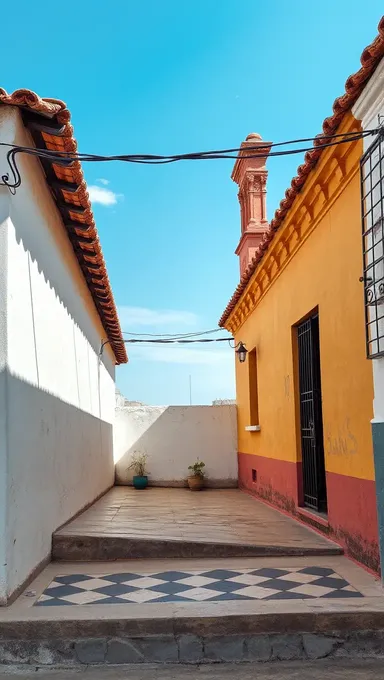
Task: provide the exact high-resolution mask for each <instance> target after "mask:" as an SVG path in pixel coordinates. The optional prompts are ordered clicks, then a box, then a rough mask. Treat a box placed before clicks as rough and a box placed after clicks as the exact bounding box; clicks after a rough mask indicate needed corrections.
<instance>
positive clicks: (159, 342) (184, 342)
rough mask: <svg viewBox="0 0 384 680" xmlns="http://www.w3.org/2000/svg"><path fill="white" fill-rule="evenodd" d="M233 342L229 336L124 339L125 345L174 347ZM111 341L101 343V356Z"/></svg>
mask: <svg viewBox="0 0 384 680" xmlns="http://www.w3.org/2000/svg"><path fill="white" fill-rule="evenodd" d="M231 341H233V338H232V337H231V336H227V337H225V338H182V337H180V338H124V340H123V343H124V344H138V343H145V344H157V345H174V344H180V345H187V344H188V345H189V344H193V343H202V342H228V343H230V342H231ZM109 342H110V341H109V340H104V341H103V342H102V343H101V347H100V353H99V356H100V357H101V355H102V354H103V350H104V347H105V345H108V344H109Z"/></svg>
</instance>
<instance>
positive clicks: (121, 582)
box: [35, 567, 362, 606]
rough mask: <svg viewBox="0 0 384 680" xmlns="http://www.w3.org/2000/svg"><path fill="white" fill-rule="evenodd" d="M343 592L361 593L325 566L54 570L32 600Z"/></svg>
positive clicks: (190, 599)
mask: <svg viewBox="0 0 384 680" xmlns="http://www.w3.org/2000/svg"><path fill="white" fill-rule="evenodd" d="M345 597H362V594H361V593H359V592H358V591H357V590H356V589H355V588H353V587H352V586H351V585H350V583H348V582H347V581H346V580H345V579H344V578H342V577H341V576H339V574H336V573H335V572H334V571H333V569H327V568H325V567H304V568H287V569H275V568H263V569H236V570H234V569H211V570H208V571H189V570H185V571H163V572H157V573H153V574H138V573H121V574H105V575H102V576H91V575H87V574H69V575H66V576H56V577H55V580H54V581H52V583H51V584H50V585H49V587H48V588H47V589H46V590H45V591H44V592H43V594H42V595H41V596H40V598H39V599H38V600H37V602H35V605H38V606H52V605H56V606H57V605H60V606H61V605H75V604H80V605H85V604H118V603H120V604H122V603H125V604H127V603H142V602H203V601H204V602H205V601H209V602H220V601H223V600H288V599H308V598H345Z"/></svg>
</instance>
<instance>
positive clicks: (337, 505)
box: [238, 453, 380, 572]
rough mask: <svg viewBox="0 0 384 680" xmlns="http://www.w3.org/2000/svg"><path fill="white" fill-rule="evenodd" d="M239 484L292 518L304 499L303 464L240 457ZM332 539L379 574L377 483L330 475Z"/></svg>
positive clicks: (330, 529) (248, 455)
mask: <svg viewBox="0 0 384 680" xmlns="http://www.w3.org/2000/svg"><path fill="white" fill-rule="evenodd" d="M238 464H239V485H240V487H242V488H244V489H247V490H248V491H251V493H254V494H255V495H256V496H258V497H259V498H261V499H264V500H266V501H268V502H269V503H272V504H273V505H275V506H276V507H277V508H281V509H282V510H285V511H286V512H289V513H290V514H291V515H293V516H295V515H297V509H298V506H299V505H300V504H301V499H302V469H301V463H289V462H287V461H283V460H276V459H273V458H265V457H263V456H254V455H251V454H246V453H239V454H238ZM327 497H328V522H329V527H328V528H327V529H326V531H327V534H328V536H329V537H330V538H333V539H335V540H337V541H338V542H339V543H340V544H341V545H342V546H343V547H344V548H345V550H346V553H347V554H349V555H350V556H351V557H353V558H354V559H356V560H357V561H359V562H361V563H362V564H364V565H366V566H367V567H369V568H370V569H372V570H373V571H375V572H379V569H380V558H379V545H378V535H379V534H378V522H377V509H376V490H375V482H374V481H371V480H366V479H357V478H356V477H347V476H346V475H339V474H336V473H333V472H327Z"/></svg>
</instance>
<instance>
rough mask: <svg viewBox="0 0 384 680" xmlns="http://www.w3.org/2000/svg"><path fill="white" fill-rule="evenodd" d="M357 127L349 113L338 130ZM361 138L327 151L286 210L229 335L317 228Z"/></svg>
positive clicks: (351, 167) (346, 178) (351, 170)
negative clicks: (282, 221) (303, 187)
mask: <svg viewBox="0 0 384 680" xmlns="http://www.w3.org/2000/svg"><path fill="white" fill-rule="evenodd" d="M357 130H359V126H358V123H357V122H356V121H355V120H354V119H353V118H352V116H349V117H348V118H347V119H346V124H345V125H343V126H342V128H341V132H355V131H357ZM360 146H362V142H361V141H357V142H354V143H351V144H348V145H340V146H335V147H332V148H330V149H328V150H327V153H325V154H324V156H323V158H322V160H321V162H320V163H319V164H318V166H316V168H315V169H314V171H313V176H312V178H309V181H308V182H307V186H306V188H305V189H304V190H303V192H302V193H301V194H299V195H298V196H297V198H296V201H295V202H294V204H293V205H292V208H290V210H289V211H288V212H287V215H286V217H285V219H284V223H283V225H282V227H281V229H279V231H278V232H277V233H276V234H275V235H274V238H273V243H271V244H270V245H269V248H268V250H267V252H266V253H265V256H264V258H263V259H262V260H261V262H260V264H259V266H258V268H257V269H256V271H255V272H254V275H253V276H252V278H251V280H250V282H249V284H248V286H247V288H246V289H245V291H244V293H243V295H242V296H241V298H240V300H239V302H238V303H237V305H236V307H235V308H234V310H233V312H232V313H231V314H230V316H229V318H228V320H227V322H226V324H225V327H226V328H227V330H228V331H230V332H231V333H232V334H235V333H237V331H238V330H239V328H240V327H241V326H242V325H243V323H244V322H245V321H246V320H247V318H248V317H249V316H250V315H251V313H252V312H253V310H254V309H255V307H256V306H257V305H258V304H259V302H260V300H261V299H262V298H263V297H264V296H265V294H266V293H267V291H268V290H269V288H270V287H271V285H273V283H274V281H275V280H276V279H277V277H278V276H280V274H281V272H282V271H283V270H284V269H285V267H286V266H287V264H288V263H289V262H290V261H291V259H292V258H293V257H294V256H295V254H296V253H297V251H298V250H299V249H300V248H301V246H302V245H303V243H304V242H305V241H306V240H307V238H308V236H309V235H310V234H311V233H312V232H313V231H314V229H316V227H317V225H318V224H319V222H320V221H321V220H322V219H323V218H324V215H325V214H326V213H327V212H328V211H329V209H330V208H331V206H332V205H333V203H334V202H335V201H336V200H337V198H338V196H339V195H340V194H341V193H342V192H343V191H344V189H345V187H346V186H347V184H348V183H349V182H350V181H351V179H352V178H353V177H354V175H355V174H356V172H358V168H359V164H358V159H359V158H360V154H361V149H359V147H360Z"/></svg>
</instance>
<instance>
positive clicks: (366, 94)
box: [352, 59, 384, 578]
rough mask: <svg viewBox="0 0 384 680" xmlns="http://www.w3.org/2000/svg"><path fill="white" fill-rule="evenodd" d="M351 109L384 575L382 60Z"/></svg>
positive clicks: (383, 137) (383, 142)
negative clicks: (358, 143)
mask: <svg viewBox="0 0 384 680" xmlns="http://www.w3.org/2000/svg"><path fill="white" fill-rule="evenodd" d="M352 113H353V115H354V116H355V118H357V120H360V121H361V126H362V129H363V131H364V132H366V131H368V130H375V129H377V130H378V133H377V134H376V135H375V136H373V137H372V136H371V135H369V136H367V137H365V138H364V154H365V155H364V157H363V159H362V168H361V180H362V191H363V196H364V197H363V210H362V213H363V215H365V216H364V220H363V231H364V241H363V243H364V248H365V254H364V283H365V289H366V305H367V318H366V322H367V355H368V357H369V358H371V359H372V368H373V387H374V402H373V420H372V437H373V454H374V461H375V478H376V496H377V515H378V524H379V543H380V561H381V572H382V578H383V575H384V567H383V565H384V294H383V293H384V59H382V60H381V62H380V64H379V65H378V67H377V68H376V70H375V72H374V74H373V75H372V76H371V78H370V79H369V80H368V82H367V84H366V86H365V88H364V89H363V91H362V93H361V95H360V97H359V98H358V100H357V102H356V103H355V105H354V107H353V109H352Z"/></svg>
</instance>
